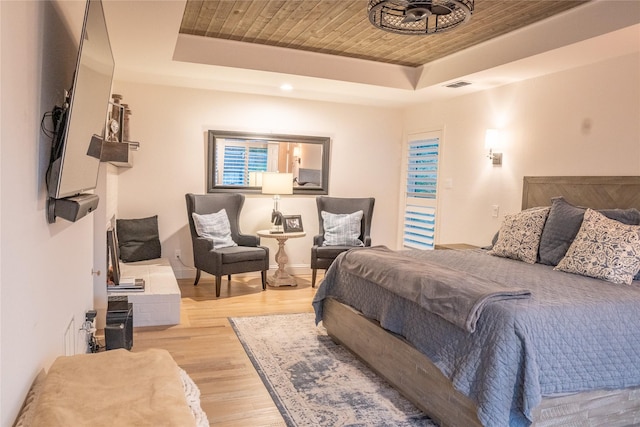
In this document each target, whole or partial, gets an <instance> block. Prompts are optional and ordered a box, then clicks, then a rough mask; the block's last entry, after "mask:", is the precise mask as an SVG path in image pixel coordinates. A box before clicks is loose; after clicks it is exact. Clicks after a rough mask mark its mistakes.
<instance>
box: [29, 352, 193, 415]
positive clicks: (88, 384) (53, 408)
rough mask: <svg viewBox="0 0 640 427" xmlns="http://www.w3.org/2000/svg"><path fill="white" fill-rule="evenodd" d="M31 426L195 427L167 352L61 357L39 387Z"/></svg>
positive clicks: (110, 353) (183, 392)
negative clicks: (39, 392) (39, 391)
mask: <svg viewBox="0 0 640 427" xmlns="http://www.w3.org/2000/svg"><path fill="white" fill-rule="evenodd" d="M33 421H34V422H33V425H34V426H47V427H55V426H61V427H62V426H64V427H69V426H91V427H100V426H105V427H106V426H109V427H112V426H136V427H137V426H172V427H173V426H180V427H183V426H184V427H186V426H195V425H196V420H195V418H194V416H193V415H192V413H191V410H190V409H189V406H188V405H187V401H186V399H185V391H184V387H183V383H182V379H181V377H180V368H179V367H178V365H177V364H176V363H175V361H174V360H173V358H172V357H171V355H170V354H169V352H167V351H166V350H159V349H150V350H146V351H143V352H139V353H131V352H129V351H127V350H124V349H118V350H110V351H106V352H104V353H96V354H79V355H76V356H63V357H59V358H57V359H56V360H55V362H54V363H53V365H52V366H51V368H50V369H49V372H48V373H47V376H46V378H45V380H44V384H43V385H42V392H41V394H40V396H39V398H38V400H37V404H36V407H35V414H34V420H33Z"/></svg>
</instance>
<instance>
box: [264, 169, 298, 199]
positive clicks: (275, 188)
mask: <svg viewBox="0 0 640 427" xmlns="http://www.w3.org/2000/svg"><path fill="white" fill-rule="evenodd" d="M262 194H293V174H292V173H277V172H264V173H263V174H262Z"/></svg>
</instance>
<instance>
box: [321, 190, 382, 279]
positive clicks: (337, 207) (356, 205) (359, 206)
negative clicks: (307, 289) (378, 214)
mask: <svg viewBox="0 0 640 427" xmlns="http://www.w3.org/2000/svg"><path fill="white" fill-rule="evenodd" d="M316 204H317V205H318V224H319V228H320V231H319V233H318V234H317V235H316V236H314V237H313V246H312V247H311V271H312V273H311V287H314V288H315V286H316V275H317V271H318V269H319V268H320V269H323V270H326V269H327V268H329V266H331V264H332V263H333V260H335V259H336V257H337V256H338V255H340V254H341V253H342V252H345V251H348V250H349V249H353V248H354V246H324V245H323V243H324V238H325V229H324V220H323V218H322V214H321V212H322V211H325V212H330V213H333V214H351V213H354V212H357V211H360V210H361V211H362V212H363V215H362V220H361V222H360V236H359V239H360V240H361V241H362V242H363V243H364V245H365V246H371V236H370V234H371V219H372V217H373V205H374V204H375V199H374V198H373V197H366V198H355V199H354V198H341V197H326V196H318V197H317V198H316Z"/></svg>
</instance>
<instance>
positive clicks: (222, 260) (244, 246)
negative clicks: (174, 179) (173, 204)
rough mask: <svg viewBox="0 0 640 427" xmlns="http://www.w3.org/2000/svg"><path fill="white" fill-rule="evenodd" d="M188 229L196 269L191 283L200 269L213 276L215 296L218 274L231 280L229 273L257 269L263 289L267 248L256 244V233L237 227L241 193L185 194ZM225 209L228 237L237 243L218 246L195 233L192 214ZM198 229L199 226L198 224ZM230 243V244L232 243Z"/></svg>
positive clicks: (265, 284) (209, 239)
mask: <svg viewBox="0 0 640 427" xmlns="http://www.w3.org/2000/svg"><path fill="white" fill-rule="evenodd" d="M185 197H186V201H187V214H188V217H189V230H190V231H191V241H192V243H193V264H194V266H195V268H196V280H195V282H194V283H193V285H194V286H196V285H197V284H198V281H199V280H200V273H201V271H204V272H206V273H209V274H212V275H214V276H215V277H216V297H219V296H220V285H221V282H222V276H227V279H228V280H229V283H231V275H232V274H236V273H246V272H250V271H260V272H261V276H262V289H263V290H265V289H266V288H267V271H268V270H269V248H267V247H264V246H259V245H260V238H259V237H258V236H253V235H248V234H243V233H242V232H241V231H240V228H239V222H240V221H239V219H240V211H241V210H242V206H243V204H244V195H243V194H232V193H224V194H198V195H196V194H191V193H188V194H186V195H185ZM221 209H225V211H226V213H227V217H228V222H229V227H230V232H231V239H233V242H235V243H236V244H237V246H226V247H219V246H220V245H214V239H211V238H205V237H202V236H201V235H200V234H198V230H197V227H196V222H195V220H194V215H193V213H196V214H198V215H208V214H213V213H217V212H219V211H220V210H221ZM198 226H199V227H200V231H201V232H202V229H201V228H202V225H201V224H198ZM233 242H231V244H233Z"/></svg>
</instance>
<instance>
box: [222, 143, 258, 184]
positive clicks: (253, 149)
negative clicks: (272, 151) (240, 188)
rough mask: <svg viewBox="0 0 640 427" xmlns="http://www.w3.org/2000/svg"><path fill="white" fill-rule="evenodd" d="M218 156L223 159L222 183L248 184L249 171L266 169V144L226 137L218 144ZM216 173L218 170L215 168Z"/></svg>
mask: <svg viewBox="0 0 640 427" xmlns="http://www.w3.org/2000/svg"><path fill="white" fill-rule="evenodd" d="M218 147H219V148H218V150H220V152H219V153H218V157H219V158H222V159H223V165H224V173H223V174H222V180H221V181H220V180H218V181H217V182H222V184H223V185H249V173H250V172H265V171H266V170H267V157H268V156H267V144H266V143H260V144H249V143H248V142H247V141H245V140H240V141H234V140H230V139H227V140H225V141H224V144H220V145H219V146H218ZM216 174H220V171H218V170H216Z"/></svg>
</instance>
